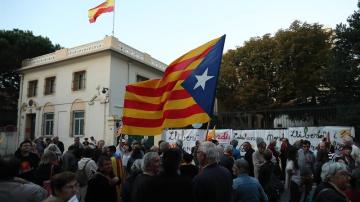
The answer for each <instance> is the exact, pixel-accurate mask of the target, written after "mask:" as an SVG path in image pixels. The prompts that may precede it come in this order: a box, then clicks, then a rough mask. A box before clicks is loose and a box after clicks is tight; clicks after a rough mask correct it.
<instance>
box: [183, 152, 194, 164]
mask: <svg viewBox="0 0 360 202" xmlns="http://www.w3.org/2000/svg"><path fill="white" fill-rule="evenodd" d="M193 159H194V156H193V155H191V154H188V153H186V152H185V154H184V156H183V160H184V161H185V163H191V162H192V160H193Z"/></svg>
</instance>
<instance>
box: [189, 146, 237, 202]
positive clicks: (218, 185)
mask: <svg viewBox="0 0 360 202" xmlns="http://www.w3.org/2000/svg"><path fill="white" fill-rule="evenodd" d="M218 155H219V154H218V151H217V149H216V145H215V144H214V143H212V142H209V141H206V142H202V143H200V146H199V149H198V152H197V158H198V160H199V164H200V166H201V168H202V171H201V172H200V173H199V174H198V175H197V176H195V178H194V179H193V186H192V187H193V199H194V201H207V202H230V201H231V200H232V175H231V173H230V172H229V171H228V170H227V169H226V168H224V167H222V166H220V165H218V164H217V160H218Z"/></svg>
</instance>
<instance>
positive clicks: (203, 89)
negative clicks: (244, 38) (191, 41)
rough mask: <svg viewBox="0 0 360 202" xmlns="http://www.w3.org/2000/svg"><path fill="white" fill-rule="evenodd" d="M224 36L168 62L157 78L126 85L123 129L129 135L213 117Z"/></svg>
mask: <svg viewBox="0 0 360 202" xmlns="http://www.w3.org/2000/svg"><path fill="white" fill-rule="evenodd" d="M224 42H225V35H224V36H222V37H220V38H217V39H214V40H212V41H210V42H208V43H206V44H204V45H202V46H200V47H198V48H196V49H194V50H191V51H190V52H188V53H186V54H185V55H183V56H181V57H180V58H178V59H177V60H175V61H174V62H172V63H171V64H170V65H169V66H168V67H167V69H166V70H165V73H164V76H163V78H161V79H155V80H148V81H143V82H139V83H134V84H129V85H127V86H126V93H125V100H124V112H123V124H124V125H123V127H122V130H121V133H123V134H129V135H149V136H151V135H159V134H161V133H162V130H163V129H164V128H180V127H185V126H188V125H190V124H193V123H205V122H208V121H209V120H210V117H211V116H212V114H213V108H214V107H213V106H214V100H215V89H216V84H217V78H218V74H219V69H220V65H221V58H222V52H223V48H224Z"/></svg>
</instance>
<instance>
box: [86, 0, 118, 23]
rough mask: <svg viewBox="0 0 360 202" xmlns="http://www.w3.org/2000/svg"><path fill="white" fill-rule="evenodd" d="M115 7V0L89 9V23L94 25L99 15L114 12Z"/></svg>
mask: <svg viewBox="0 0 360 202" xmlns="http://www.w3.org/2000/svg"><path fill="white" fill-rule="evenodd" d="M114 6H115V0H107V1H105V2H104V3H102V4H100V5H98V6H96V7H95V8H92V9H89V12H88V15H89V22H90V23H94V22H95V21H96V18H97V17H99V15H101V14H103V13H107V12H113V11H114Z"/></svg>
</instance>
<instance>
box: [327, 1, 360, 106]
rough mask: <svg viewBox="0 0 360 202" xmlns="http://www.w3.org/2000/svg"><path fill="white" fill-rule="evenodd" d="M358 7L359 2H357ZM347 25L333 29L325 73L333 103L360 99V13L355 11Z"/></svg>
mask: <svg viewBox="0 0 360 202" xmlns="http://www.w3.org/2000/svg"><path fill="white" fill-rule="evenodd" d="M358 7H359V8H360V2H359V3H358ZM347 22H348V23H349V25H348V26H347V25H345V24H339V25H337V27H336V30H335V43H334V48H333V49H332V57H331V65H330V68H329V71H328V74H327V79H328V82H329V85H330V87H331V88H330V93H331V102H332V103H335V104H350V103H359V101H360V13H359V11H355V12H354V14H352V15H351V16H350V17H349V18H348V19H347Z"/></svg>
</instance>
